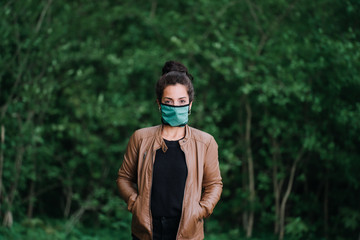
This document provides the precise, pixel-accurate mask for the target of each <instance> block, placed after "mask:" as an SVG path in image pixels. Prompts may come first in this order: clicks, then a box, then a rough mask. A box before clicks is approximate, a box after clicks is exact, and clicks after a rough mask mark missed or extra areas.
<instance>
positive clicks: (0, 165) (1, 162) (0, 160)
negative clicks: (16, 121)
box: [0, 125, 5, 217]
mask: <svg viewBox="0 0 360 240" xmlns="http://www.w3.org/2000/svg"><path fill="white" fill-rule="evenodd" d="M4 143H5V127H4V125H1V144H0V217H1V199H3V197H2V172H3V166H4V150H3V149H4V147H3V146H4Z"/></svg>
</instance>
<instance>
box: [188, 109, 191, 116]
mask: <svg viewBox="0 0 360 240" xmlns="http://www.w3.org/2000/svg"><path fill="white" fill-rule="evenodd" d="M188 115H189V116H190V115H191V108H189V112H188Z"/></svg>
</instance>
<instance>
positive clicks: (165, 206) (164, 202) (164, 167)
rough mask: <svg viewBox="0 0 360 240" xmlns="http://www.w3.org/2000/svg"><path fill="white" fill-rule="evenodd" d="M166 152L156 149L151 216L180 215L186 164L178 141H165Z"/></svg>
mask: <svg viewBox="0 0 360 240" xmlns="http://www.w3.org/2000/svg"><path fill="white" fill-rule="evenodd" d="M164 141H165V143H166V146H167V147H168V149H167V151H166V152H163V151H162V149H158V150H157V151H156V156H155V162H154V168H153V181H152V191H151V212H152V216H153V217H178V216H181V212H182V203H183V198H184V190H185V181H186V177H187V173H188V171H187V166H186V161H185V154H184V152H183V151H182V150H181V148H180V144H179V141H167V140H165V139H164Z"/></svg>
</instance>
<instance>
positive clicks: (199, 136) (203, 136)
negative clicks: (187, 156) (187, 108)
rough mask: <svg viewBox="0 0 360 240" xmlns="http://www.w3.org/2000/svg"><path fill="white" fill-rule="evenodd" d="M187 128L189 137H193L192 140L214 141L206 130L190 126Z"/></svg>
mask: <svg viewBox="0 0 360 240" xmlns="http://www.w3.org/2000/svg"><path fill="white" fill-rule="evenodd" d="M189 129H190V131H191V137H192V138H194V140H196V141H201V142H204V143H205V144H209V143H210V142H212V141H214V142H216V141H215V139H214V137H213V136H212V135H211V134H209V133H207V132H204V131H202V130H199V129H197V128H193V127H190V126H189Z"/></svg>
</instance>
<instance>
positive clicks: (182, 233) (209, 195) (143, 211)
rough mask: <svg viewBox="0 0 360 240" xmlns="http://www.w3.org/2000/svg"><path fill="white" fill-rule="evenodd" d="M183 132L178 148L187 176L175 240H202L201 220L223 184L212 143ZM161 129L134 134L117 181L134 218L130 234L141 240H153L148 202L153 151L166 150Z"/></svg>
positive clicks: (192, 130) (207, 136) (188, 130)
mask: <svg viewBox="0 0 360 240" xmlns="http://www.w3.org/2000/svg"><path fill="white" fill-rule="evenodd" d="M185 128H186V134H185V137H184V138H183V139H182V140H180V147H181V149H182V151H183V152H184V154H185V159H186V165H187V168H188V176H187V179H186V184H185V192H184V199H183V209H182V215H181V219H180V224H179V230H178V233H177V237H176V239H194V240H195V239H196V240H198V239H204V227H203V225H204V222H203V218H206V217H208V216H210V214H211V213H212V211H213V209H214V207H215V205H216V203H217V202H218V201H219V199H220V195H221V191H222V181H221V176H220V169H219V161H218V147H217V144H216V142H215V139H214V138H213V137H212V136H211V135H210V134H207V133H205V132H202V131H200V130H197V129H195V128H192V127H189V126H188V125H186V126H185ZM161 129H162V127H161V125H159V126H154V127H149V128H143V129H140V130H137V131H135V133H134V134H133V135H132V136H131V138H130V140H129V143H128V146H127V149H126V153H125V155H124V161H123V163H122V165H121V168H120V169H119V175H118V179H117V185H118V188H119V191H120V195H121V197H122V198H123V199H124V200H125V201H126V203H127V205H128V210H129V211H131V213H132V214H133V217H132V227H131V230H132V233H133V234H134V235H135V236H136V237H138V238H139V239H141V240H151V239H152V217H151V210H150V199H151V184H152V170H153V163H154V160H155V153H156V150H158V149H159V148H162V150H163V151H164V152H165V151H166V150H167V147H166V144H165V142H164V140H163V139H162V137H161Z"/></svg>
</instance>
